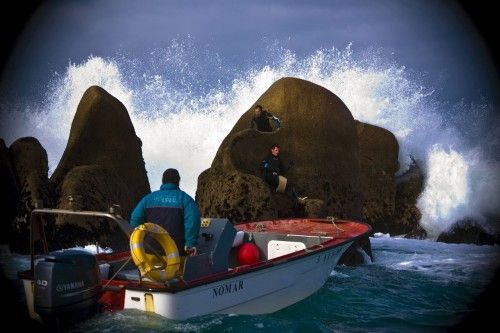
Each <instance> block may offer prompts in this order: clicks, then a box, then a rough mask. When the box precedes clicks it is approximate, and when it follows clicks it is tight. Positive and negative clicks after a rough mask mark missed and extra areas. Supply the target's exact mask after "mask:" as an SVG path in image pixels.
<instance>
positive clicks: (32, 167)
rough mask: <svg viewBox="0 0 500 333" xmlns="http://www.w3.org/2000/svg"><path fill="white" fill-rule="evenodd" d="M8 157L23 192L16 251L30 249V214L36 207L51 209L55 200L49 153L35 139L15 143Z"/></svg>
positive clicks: (13, 245)
mask: <svg viewBox="0 0 500 333" xmlns="http://www.w3.org/2000/svg"><path fill="white" fill-rule="evenodd" d="M9 155H10V159H11V161H12V165H13V167H14V173H15V175H16V178H17V183H18V184H19V188H20V203H19V205H18V211H17V216H16V219H15V223H14V226H13V229H14V230H13V241H12V242H11V248H12V249H13V250H17V249H20V250H22V249H26V248H28V246H29V222H30V214H31V211H32V210H33V209H34V208H35V206H36V205H37V204H39V205H42V206H44V207H51V206H52V204H53V198H52V193H51V188H50V184H49V180H48V171H49V166H48V159H47V152H46V151H45V149H44V148H43V147H42V145H41V144H40V142H39V141H38V140H37V139H35V138H32V137H27V138H21V139H18V140H16V141H15V142H14V143H13V144H12V145H11V146H10V147H9Z"/></svg>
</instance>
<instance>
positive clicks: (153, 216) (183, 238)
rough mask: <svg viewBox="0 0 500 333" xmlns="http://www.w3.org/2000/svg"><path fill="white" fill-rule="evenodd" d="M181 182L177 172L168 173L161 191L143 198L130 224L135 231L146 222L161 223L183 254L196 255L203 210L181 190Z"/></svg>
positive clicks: (165, 174)
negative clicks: (201, 211)
mask: <svg viewBox="0 0 500 333" xmlns="http://www.w3.org/2000/svg"><path fill="white" fill-rule="evenodd" d="M180 180H181V177H180V176H179V172H178V171H177V170H176V169H167V170H165V172H164V173H163V177H162V185H161V187H160V190H159V191H155V192H152V193H150V194H148V195H146V196H145V197H144V198H142V200H141V201H140V202H139V203H138V204H137V206H136V207H135V209H134V211H133V212H132V216H131V218H130V225H131V226H132V227H134V228H135V227H137V226H139V225H141V224H143V223H145V222H152V223H156V224H159V225H161V226H162V227H163V228H165V229H166V230H167V231H168V233H169V234H170V236H171V237H172V238H173V240H174V241H175V243H176V245H177V248H178V249H179V252H180V253H182V252H183V250H184V251H185V252H186V253H187V254H188V255H196V244H197V241H198V233H199V232H200V224H201V219H200V211H199V209H198V205H197V204H196V202H195V201H194V199H193V198H191V197H190V196H189V195H188V194H187V193H186V192H184V191H182V190H180V189H179V182H180Z"/></svg>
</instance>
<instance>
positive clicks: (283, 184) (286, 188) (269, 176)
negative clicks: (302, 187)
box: [261, 144, 307, 201]
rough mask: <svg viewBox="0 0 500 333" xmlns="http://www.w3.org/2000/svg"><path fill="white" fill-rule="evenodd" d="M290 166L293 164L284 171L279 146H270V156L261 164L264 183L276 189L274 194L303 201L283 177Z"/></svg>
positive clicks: (291, 164) (290, 165)
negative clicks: (280, 193)
mask: <svg viewBox="0 0 500 333" xmlns="http://www.w3.org/2000/svg"><path fill="white" fill-rule="evenodd" d="M292 166H293V163H292V162H290V164H289V166H288V168H287V170H285V167H284V166H283V161H282V160H281V158H280V146H279V145H278V144H273V145H272V146H271V154H270V155H269V156H267V157H266V158H265V159H264V160H263V161H262V163H261V168H262V169H263V178H264V180H265V181H266V183H268V184H269V185H271V187H273V188H275V189H276V192H285V193H287V194H288V195H290V196H292V197H293V198H295V199H297V200H299V201H304V200H305V199H307V197H299V195H298V194H297V191H296V189H295V186H294V185H292V184H291V183H289V182H288V180H287V178H285V177H283V174H284V173H285V172H286V171H288V170H289V169H290V168H291V167H292Z"/></svg>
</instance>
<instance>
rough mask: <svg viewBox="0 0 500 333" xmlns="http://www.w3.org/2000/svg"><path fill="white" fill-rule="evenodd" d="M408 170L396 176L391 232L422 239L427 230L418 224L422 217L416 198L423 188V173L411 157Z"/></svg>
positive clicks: (425, 235)
mask: <svg viewBox="0 0 500 333" xmlns="http://www.w3.org/2000/svg"><path fill="white" fill-rule="evenodd" d="M411 159H412V163H411V165H410V167H409V168H408V170H407V171H406V172H404V173H403V174H402V175H400V176H398V177H396V202H395V203H396V204H395V215H394V225H393V232H392V234H396V235H397V234H406V235H405V237H407V238H417V239H423V238H426V237H427V232H426V231H425V230H424V229H423V228H422V227H421V226H420V224H419V221H420V218H421V217H422V214H421V213H420V210H419V209H418V208H417V200H418V197H419V196H420V194H422V191H423V190H424V174H423V172H422V170H421V169H420V167H419V164H418V162H417V161H416V160H415V159H414V158H413V157H411Z"/></svg>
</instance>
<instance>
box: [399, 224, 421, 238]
mask: <svg viewBox="0 0 500 333" xmlns="http://www.w3.org/2000/svg"><path fill="white" fill-rule="evenodd" d="M404 238H411V239H426V238H427V231H425V229H424V228H422V226H421V225H420V224H419V225H416V226H415V227H414V228H413V229H412V230H410V231H409V232H408V233H406V234H405V236H404Z"/></svg>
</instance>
